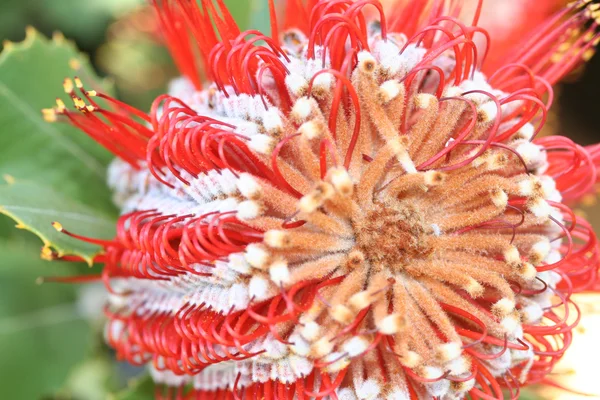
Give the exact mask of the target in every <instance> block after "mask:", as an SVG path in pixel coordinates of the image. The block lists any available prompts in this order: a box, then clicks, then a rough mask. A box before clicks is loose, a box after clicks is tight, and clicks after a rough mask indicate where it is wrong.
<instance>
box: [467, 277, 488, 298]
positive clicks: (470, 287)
mask: <svg viewBox="0 0 600 400" xmlns="http://www.w3.org/2000/svg"><path fill="white" fill-rule="evenodd" d="M468 281H469V283H468V284H467V285H466V286H465V288H464V289H465V290H466V291H467V293H469V295H470V296H471V297H472V298H474V299H476V298H478V297H481V296H483V292H484V288H483V286H481V284H480V283H479V282H477V281H476V280H475V279H473V278H468Z"/></svg>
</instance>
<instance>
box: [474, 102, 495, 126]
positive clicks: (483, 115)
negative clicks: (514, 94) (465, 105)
mask: <svg viewBox="0 0 600 400" xmlns="http://www.w3.org/2000/svg"><path fill="white" fill-rule="evenodd" d="M477 111H478V115H479V119H480V121H481V122H484V123H487V122H491V121H493V120H495V119H496V117H497V116H498V107H497V106H496V103H495V102H493V101H488V102H487V103H485V104H484V105H482V106H480V107H479V109H478V110H477Z"/></svg>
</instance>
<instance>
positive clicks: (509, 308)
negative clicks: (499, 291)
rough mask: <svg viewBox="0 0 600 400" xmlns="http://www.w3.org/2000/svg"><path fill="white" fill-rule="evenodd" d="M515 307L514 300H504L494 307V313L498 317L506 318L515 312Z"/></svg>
mask: <svg viewBox="0 0 600 400" xmlns="http://www.w3.org/2000/svg"><path fill="white" fill-rule="evenodd" d="M515 306H516V304H515V302H514V300H511V299H507V298H502V299H500V300H498V301H497V302H496V303H495V304H494V305H493V306H492V312H493V313H494V314H495V315H497V316H498V317H500V318H504V317H506V316H507V315H509V314H511V313H512V312H513V311H515Z"/></svg>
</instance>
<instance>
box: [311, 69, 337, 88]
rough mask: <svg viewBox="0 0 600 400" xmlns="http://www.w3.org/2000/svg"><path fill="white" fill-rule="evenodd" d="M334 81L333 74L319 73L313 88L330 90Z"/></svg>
mask: <svg viewBox="0 0 600 400" xmlns="http://www.w3.org/2000/svg"><path fill="white" fill-rule="evenodd" d="M332 83H333V75H332V74H330V73H329V72H324V73H322V74H319V75H317V77H316V78H315V79H314V81H313V90H315V89H316V90H317V91H318V90H327V91H328V90H329V89H330V88H331V85H332Z"/></svg>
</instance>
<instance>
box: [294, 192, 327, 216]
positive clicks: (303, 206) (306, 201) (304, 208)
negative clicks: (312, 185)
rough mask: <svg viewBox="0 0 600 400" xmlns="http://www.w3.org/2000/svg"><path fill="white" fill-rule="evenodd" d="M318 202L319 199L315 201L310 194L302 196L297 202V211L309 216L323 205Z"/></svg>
mask: <svg viewBox="0 0 600 400" xmlns="http://www.w3.org/2000/svg"><path fill="white" fill-rule="evenodd" d="M320 200H321V199H317V198H316V197H315V196H313V195H312V194H307V195H305V196H302V198H301V199H300V201H298V209H299V210H300V212H303V213H306V214H310V213H312V212H314V211H315V210H316V209H317V208H319V207H321V206H322V205H323V202H322V201H320Z"/></svg>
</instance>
